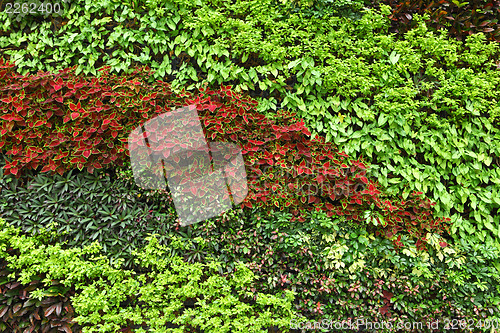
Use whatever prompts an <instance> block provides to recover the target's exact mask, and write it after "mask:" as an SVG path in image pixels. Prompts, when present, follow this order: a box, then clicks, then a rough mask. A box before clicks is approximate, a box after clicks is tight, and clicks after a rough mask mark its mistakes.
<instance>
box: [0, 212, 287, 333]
mask: <svg viewBox="0 0 500 333" xmlns="http://www.w3.org/2000/svg"><path fill="white" fill-rule="evenodd" d="M1 224H2V230H1V231H0V243H1V244H2V247H1V248H2V249H3V250H2V252H1V253H0V256H1V258H2V259H3V260H5V261H6V262H7V263H8V264H7V267H8V268H9V269H11V270H12V272H13V273H11V274H10V275H9V278H14V279H17V280H18V282H19V283H22V284H24V285H26V284H29V283H31V281H33V280H35V279H38V278H39V277H40V276H43V277H44V278H43V280H42V282H43V284H44V285H45V287H47V286H50V285H51V284H54V281H55V283H56V284H58V285H59V284H60V285H62V286H64V287H73V288H74V289H75V291H76V293H75V295H73V296H72V297H71V303H72V306H73V307H74V309H75V318H74V321H76V322H78V323H79V324H80V325H82V326H83V329H82V332H117V331H118V330H126V329H130V328H132V327H133V326H138V327H135V328H136V329H137V330H136V331H137V332H146V331H145V329H154V330H155V332H193V331H194V330H198V329H202V330H203V332H207V333H208V332H230V331H231V330H235V329H239V330H245V331H247V332H265V329H267V328H268V327H270V326H274V325H276V326H278V327H284V326H286V324H287V323H289V321H290V320H291V319H293V318H295V316H294V314H293V312H292V310H291V306H292V303H291V302H292V301H293V299H294V296H293V292H285V293H284V294H283V295H282V296H284V297H280V296H275V295H266V294H261V293H257V294H253V293H252V294H249V293H248V292H245V291H244V290H243V287H245V286H247V285H248V284H251V283H252V281H253V280H254V279H255V275H254V274H253V273H252V272H251V271H250V270H249V269H248V268H247V267H245V265H243V264H238V265H237V271H235V272H234V274H232V275H231V276H229V277H224V276H220V275H219V274H218V273H217V266H218V265H220V264H218V263H217V262H215V261H210V262H209V263H207V264H200V263H198V264H187V263H186V262H184V261H183V260H182V259H181V258H180V257H178V256H175V255H174V256H171V255H170V253H171V252H172V251H171V250H172V248H167V247H163V246H161V245H159V244H158V240H157V239H156V238H155V237H154V236H153V237H151V238H149V239H148V241H149V242H148V245H147V246H146V247H145V248H144V249H142V250H141V251H139V252H136V253H135V259H136V262H137V263H138V264H139V265H140V266H142V267H143V268H144V269H146V271H147V272H146V273H143V274H136V273H135V272H133V271H128V270H119V269H117V268H115V267H114V265H110V264H109V261H108V260H107V258H106V257H104V256H102V255H101V256H99V252H100V246H99V244H98V242H95V243H94V244H92V245H91V246H86V247H83V248H73V249H69V250H62V249H61V247H60V246H59V245H58V244H57V245H45V244H43V243H41V242H40V239H37V238H31V237H26V236H20V235H19V230H18V229H15V228H13V227H11V226H8V225H6V224H5V222H3V221H2V222H1ZM174 246H177V247H178V248H183V247H185V246H186V244H182V243H180V242H179V241H178V240H177V242H174ZM6 248H12V249H13V250H14V251H16V252H17V255H14V256H13V255H12V254H10V253H9V252H8V251H5V249H6ZM84 255H89V256H90V257H89V258H88V259H87V260H85V259H84V258H83V257H84ZM53 290H54V288H53V287H52V290H51V289H49V290H43V289H41V288H38V289H36V290H30V293H29V294H26V295H25V296H26V297H29V299H30V300H32V302H33V301H34V300H36V299H38V300H41V299H43V298H44V297H46V296H48V295H49V293H50V292H54V291H53ZM46 300H47V299H46ZM46 300H45V301H42V302H44V303H46V302H47V301H46ZM185 303H188V304H187V305H186V304H185ZM189 303H191V304H189ZM193 303H194V304H193ZM59 306H60V304H55V305H54V306H52V307H51V308H50V310H51V311H56V312H57V314H58V315H59V314H60V313H61V309H60V307H59ZM15 307H16V308H17V307H18V306H17V305H16V306H15ZM2 309H4V306H2ZM48 310H49V309H47V311H48ZM23 312H24V311H23ZM52 324H54V323H52ZM166 325H175V326H174V328H168V326H166ZM141 327H142V328H141ZM65 330H66V331H67V332H68V331H70V330H69V327H68V328H67V329H65Z"/></svg>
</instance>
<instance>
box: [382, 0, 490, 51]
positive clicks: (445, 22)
mask: <svg viewBox="0 0 500 333" xmlns="http://www.w3.org/2000/svg"><path fill="white" fill-rule="evenodd" d="M381 3H383V4H387V5H389V6H391V8H392V14H391V15H390V16H389V17H390V18H391V20H392V26H391V29H390V31H391V32H396V33H398V34H399V35H403V34H404V33H405V32H407V31H409V30H411V29H413V28H415V27H416V25H417V23H416V21H415V20H413V17H414V16H415V14H419V15H422V16H423V15H426V16H427V18H426V19H425V23H426V24H427V25H428V26H429V27H431V28H432V29H433V30H434V31H437V30H440V29H442V30H445V31H446V32H447V33H448V35H449V36H450V37H451V38H456V39H458V40H462V41H465V39H466V37H467V36H469V35H472V34H477V33H480V32H482V33H484V34H485V36H486V37H487V39H488V40H491V41H497V42H500V22H499V21H498V18H499V17H500V1H497V0H479V1H478V0H475V1H456V0H455V1H448V0H440V1H433V0H410V1H392V0H383V1H377V2H373V4H374V5H380V4H381Z"/></svg>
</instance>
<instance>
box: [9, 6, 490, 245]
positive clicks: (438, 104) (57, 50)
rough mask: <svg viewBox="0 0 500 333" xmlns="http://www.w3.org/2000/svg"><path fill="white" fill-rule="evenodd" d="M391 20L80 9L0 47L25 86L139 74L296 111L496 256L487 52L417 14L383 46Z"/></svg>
mask: <svg viewBox="0 0 500 333" xmlns="http://www.w3.org/2000/svg"><path fill="white" fill-rule="evenodd" d="M317 3H318V4H319V3H320V2H319V1H318V2H317ZM323 4H325V5H327V2H323ZM336 4H339V5H340V4H346V5H348V3H347V2H335V3H331V5H334V6H335V5H336ZM353 4H354V2H353ZM154 6H157V7H158V6H159V7H158V8H159V9H158V10H157V11H156V10H153V8H154ZM356 6H357V5H355V6H354V8H357V7H356ZM285 7H286V6H285ZM306 7H307V6H304V5H303V6H302V7H301V11H302V10H306V9H307V8H306ZM162 8H166V9H165V10H162ZM286 8H291V7H290V6H288V7H286ZM286 8H285V9H286ZM450 8H451V7H450ZM356 10H357V9H356ZM391 11H392V9H391V8H390V7H389V6H386V5H384V4H381V5H380V10H375V9H374V8H369V9H363V10H362V11H360V12H359V13H362V15H361V16H360V17H359V19H352V18H349V17H345V16H341V15H323V16H321V17H317V18H308V16H307V15H305V14H304V12H300V11H299V12H295V13H290V14H289V15H287V14H286V13H285V12H284V8H282V7H281V6H275V5H273V3H272V2H271V1H270V0H269V1H260V0H259V1H236V2H226V1H213V2H206V3H203V4H202V3H200V2H191V3H188V2H187V1H182V2H181V1H178V2H173V3H170V2H164V3H163V2H145V3H137V4H134V5H133V6H132V5H131V4H129V5H127V4H126V3H115V2H111V1H100V2H95V1H92V2H88V1H86V2H83V1H82V2H78V3H75V6H74V8H73V11H72V12H71V13H68V15H67V16H66V17H65V18H64V19H63V20H61V21H54V22H48V21H45V22H37V21H33V20H31V21H29V20H24V21H23V22H21V23H17V22H12V21H11V20H9V19H8V18H6V20H5V23H4V25H3V28H2V29H3V31H4V33H3V34H2V36H0V48H8V49H7V50H5V51H4V53H5V55H7V56H9V57H10V60H11V61H14V62H16V64H17V65H18V67H19V68H20V70H21V71H23V72H25V73H26V72H27V71H34V70H37V69H45V70H55V69H63V68H66V67H67V66H70V65H80V66H79V67H78V69H77V71H78V72H79V71H83V73H96V68H98V67H100V66H101V65H109V66H111V70H113V71H120V72H121V71H126V72H129V71H132V69H133V66H132V64H135V63H142V64H150V65H151V68H152V69H154V70H155V74H154V75H153V76H152V77H151V79H155V78H163V77H167V79H168V80H170V81H172V84H173V90H174V91H177V90H180V88H181V87H186V88H187V90H191V89H195V88H196V87H202V86H204V85H205V84H208V85H209V86H210V87H214V86H218V85H219V84H221V83H225V84H228V83H231V84H233V85H234V87H235V90H236V91H248V93H249V94H251V95H252V96H259V97H258V100H259V101H264V102H263V103H260V106H259V107H258V110H259V111H260V112H264V113H267V114H270V115H271V116H275V115H276V111H277V110H280V109H282V108H287V109H288V110H290V111H292V112H297V113H298V115H299V116H301V117H302V118H303V119H304V121H305V123H306V125H307V126H308V128H309V129H310V130H311V132H312V135H313V136H314V135H317V134H320V135H322V136H324V137H325V138H326V141H327V142H328V141H333V142H334V143H335V144H337V145H338V146H339V148H340V149H341V150H344V151H346V152H347V153H348V154H356V156H360V155H361V154H362V155H365V156H368V160H369V162H370V163H371V164H373V168H372V169H371V171H370V172H371V175H372V176H373V177H375V178H377V179H378V180H379V182H380V184H381V185H382V186H385V187H386V188H387V189H388V191H389V193H393V194H402V195H403V197H406V196H407V195H409V194H410V193H412V192H413V191H421V192H424V193H425V194H426V195H427V196H429V197H431V198H433V199H434V200H435V201H436V202H437V205H436V206H435V212H436V213H437V214H439V215H440V216H451V217H452V221H453V225H454V228H453V229H452V230H453V232H454V233H455V234H456V236H457V237H468V238H470V239H475V240H476V241H477V242H488V243H491V244H493V243H497V244H498V234H499V231H500V224H499V221H498V218H497V217H496V215H497V214H496V210H498V208H499V206H498V202H496V199H495V197H496V187H495V186H496V185H498V181H499V174H498V172H499V171H498V161H497V158H496V157H495V156H498V149H497V147H499V146H500V145H499V144H498V119H499V115H500V104H499V103H500V101H499V100H498V97H497V96H496V95H495V92H496V91H498V90H499V89H500V87H499V82H500V75H499V73H500V72H499V71H498V70H497V69H498V58H499V48H498V44H497V43H487V42H486V41H485V39H484V36H482V34H475V35H472V36H468V37H467V38H465V43H462V42H459V41H456V40H453V39H448V38H447V36H446V31H445V30H442V32H441V33H440V34H437V33H435V32H433V31H431V28H429V27H428V25H427V24H426V23H425V22H426V18H424V17H422V16H421V15H418V14H417V13H416V14H415V15H413V18H412V22H414V25H413V27H414V28H413V29H411V30H408V31H407V32H404V33H403V32H401V33H400V34H399V35H392V34H389V33H388V31H389V29H390V26H391V22H390V21H391V20H390V19H389V18H388V16H389V15H390V14H391ZM113 13H114V14H113ZM139 13H140V14H141V15H139ZM401 13H402V12H401ZM490 14H491V13H490ZM490 14H488V15H490ZM0 15H3V14H0ZM427 21H428V20H427ZM491 22H493V20H491ZM63 23H64V25H63ZM488 24H490V23H488ZM476 26H478V25H476ZM90 27H94V28H90ZM484 27H486V26H483V27H482V28H484ZM25 28H26V29H25ZM134 45H135V46H134ZM136 46H137V47H136ZM138 46H140V47H138ZM84 51H85V52H84ZM97 75H100V74H99V73H97ZM275 110H276V111H275ZM455 133H456V134H455ZM464 140H467V141H464ZM450 147H452V149H451V150H450ZM469 171H472V172H469ZM490 194H491V196H490Z"/></svg>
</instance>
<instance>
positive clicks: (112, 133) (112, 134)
mask: <svg viewBox="0 0 500 333" xmlns="http://www.w3.org/2000/svg"><path fill="white" fill-rule="evenodd" d="M117 135H118V132H117V131H113V132H111V136H112V137H113V139H116V136H117Z"/></svg>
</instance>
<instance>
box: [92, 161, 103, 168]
mask: <svg viewBox="0 0 500 333" xmlns="http://www.w3.org/2000/svg"><path fill="white" fill-rule="evenodd" d="M94 167H95V168H96V169H102V165H101V163H99V162H94Z"/></svg>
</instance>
